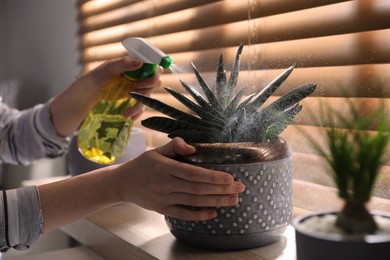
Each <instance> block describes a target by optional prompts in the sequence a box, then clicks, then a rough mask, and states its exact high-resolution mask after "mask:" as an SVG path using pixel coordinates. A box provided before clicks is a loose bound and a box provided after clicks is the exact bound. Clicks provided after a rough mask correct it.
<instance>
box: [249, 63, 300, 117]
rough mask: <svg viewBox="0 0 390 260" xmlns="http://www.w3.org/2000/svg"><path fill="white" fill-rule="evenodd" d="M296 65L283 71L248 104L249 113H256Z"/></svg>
mask: <svg viewBox="0 0 390 260" xmlns="http://www.w3.org/2000/svg"><path fill="white" fill-rule="evenodd" d="M294 67H295V65H293V66H291V67H289V68H288V69H286V70H285V71H283V72H282V73H281V74H280V75H279V76H278V77H276V78H275V79H274V80H272V81H271V82H270V83H269V84H268V85H267V86H266V87H264V88H263V89H262V90H261V91H260V92H259V93H258V94H257V95H256V96H255V97H254V98H253V101H252V102H251V103H250V104H249V105H248V106H247V110H248V113H254V112H255V111H256V110H258V109H259V108H260V107H261V106H262V105H263V104H264V102H265V101H267V99H268V98H269V97H270V96H271V95H272V94H273V93H274V92H275V91H276V90H277V89H278V88H279V87H280V85H282V83H283V82H284V81H285V80H286V79H287V78H288V77H289V76H290V74H291V72H292V71H293V69H294Z"/></svg>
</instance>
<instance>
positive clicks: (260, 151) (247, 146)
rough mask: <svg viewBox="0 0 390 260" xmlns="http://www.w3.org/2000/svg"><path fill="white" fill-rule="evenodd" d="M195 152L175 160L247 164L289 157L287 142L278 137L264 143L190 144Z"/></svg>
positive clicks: (197, 162) (193, 162)
mask: <svg viewBox="0 0 390 260" xmlns="http://www.w3.org/2000/svg"><path fill="white" fill-rule="evenodd" d="M190 144H191V145H193V146H194V147H195V148H196V152H195V153H194V154H192V155H188V156H178V157H176V159H177V160H179V161H183V162H187V163H192V164H218V165H221V164H248V163H257V162H271V161H278V160H281V159H285V158H290V157H291V152H290V149H289V147H288V145H287V142H286V141H285V140H284V139H283V138H281V137H278V138H276V139H275V140H272V141H266V142H237V143H190Z"/></svg>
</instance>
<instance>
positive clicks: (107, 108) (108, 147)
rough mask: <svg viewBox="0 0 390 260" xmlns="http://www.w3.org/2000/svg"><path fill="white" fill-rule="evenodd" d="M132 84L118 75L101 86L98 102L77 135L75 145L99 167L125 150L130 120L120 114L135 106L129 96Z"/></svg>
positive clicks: (111, 161) (115, 158)
mask: <svg viewBox="0 0 390 260" xmlns="http://www.w3.org/2000/svg"><path fill="white" fill-rule="evenodd" d="M133 84H134V82H132V81H130V80H128V79H126V78H124V77H123V76H118V77H116V78H114V79H113V80H111V81H110V82H109V83H108V84H107V85H106V86H105V87H104V89H103V93H102V95H101V97H100V99H99V101H98V102H97V103H96V104H95V106H94V107H93V108H92V110H91V111H90V113H89V115H88V116H87V118H86V119H85V120H84V122H83V124H82V125H81V127H80V129H79V132H78V138H77V144H78V147H79V151H80V153H81V154H82V155H83V156H84V157H85V158H87V159H89V160H91V161H93V162H96V163H99V164H111V163H114V162H115V161H116V160H117V159H118V158H119V157H120V156H121V155H123V154H124V152H125V151H126V147H127V143H128V141H129V137H130V133H131V128H132V126H133V121H132V120H131V118H126V117H125V116H124V113H125V111H126V110H127V109H129V108H131V107H132V106H134V105H135V103H136V101H135V100H134V99H132V98H130V97H129V91H131V89H132V86H133Z"/></svg>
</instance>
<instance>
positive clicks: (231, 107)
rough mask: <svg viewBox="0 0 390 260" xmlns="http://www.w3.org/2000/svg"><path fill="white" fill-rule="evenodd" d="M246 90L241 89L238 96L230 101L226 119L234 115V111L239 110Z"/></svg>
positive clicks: (226, 110)
mask: <svg viewBox="0 0 390 260" xmlns="http://www.w3.org/2000/svg"><path fill="white" fill-rule="evenodd" d="M244 92H245V91H244V89H241V90H240V91H239V92H238V93H237V95H235V97H234V98H233V99H232V101H230V103H229V105H228V106H227V107H226V109H225V111H224V113H225V115H226V117H228V118H229V117H231V116H232V115H233V114H234V111H236V110H237V106H238V103H239V102H240V101H241V98H242V97H243V96H244Z"/></svg>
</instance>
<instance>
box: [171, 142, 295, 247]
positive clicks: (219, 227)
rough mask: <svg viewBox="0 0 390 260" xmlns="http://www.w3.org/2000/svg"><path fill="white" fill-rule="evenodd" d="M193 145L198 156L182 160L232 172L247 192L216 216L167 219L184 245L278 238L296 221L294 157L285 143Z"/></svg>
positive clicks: (238, 243)
mask: <svg viewBox="0 0 390 260" xmlns="http://www.w3.org/2000/svg"><path fill="white" fill-rule="evenodd" d="M194 146H196V148H197V152H196V154H194V155H192V156H189V157H184V158H178V160H180V161H184V162H187V163H191V164H195V165H199V166H202V167H205V168H211V169H217V170H222V171H225V172H228V173H230V174H232V175H233V176H234V178H235V179H237V180H240V181H242V182H243V183H244V184H245V186H246V190H245V191H244V193H242V194H241V195H240V202H239V204H238V205H236V206H233V207H221V208H218V209H217V212H218V217H217V218H215V219H213V220H210V221H203V222H193V221H182V220H178V219H175V218H172V217H165V219H166V222H167V224H168V227H169V228H170V231H171V233H172V234H173V235H174V236H175V237H176V238H177V239H178V240H179V241H181V242H183V243H185V244H188V245H191V246H194V247H201V248H208V249H220V250H236V249H246V248H253V247H260V246H264V245H267V244H270V243H273V242H276V241H278V240H279V239H280V238H281V236H282V235H283V233H284V231H285V228H286V227H287V225H288V224H289V223H290V220H291V219H292V208H293V203H292V188H291V186H292V174H291V155H290V152H289V149H288V147H287V145H286V143H285V141H284V140H283V139H278V140H276V141H274V142H267V143H238V144H194ZM194 210H196V209H194Z"/></svg>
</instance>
